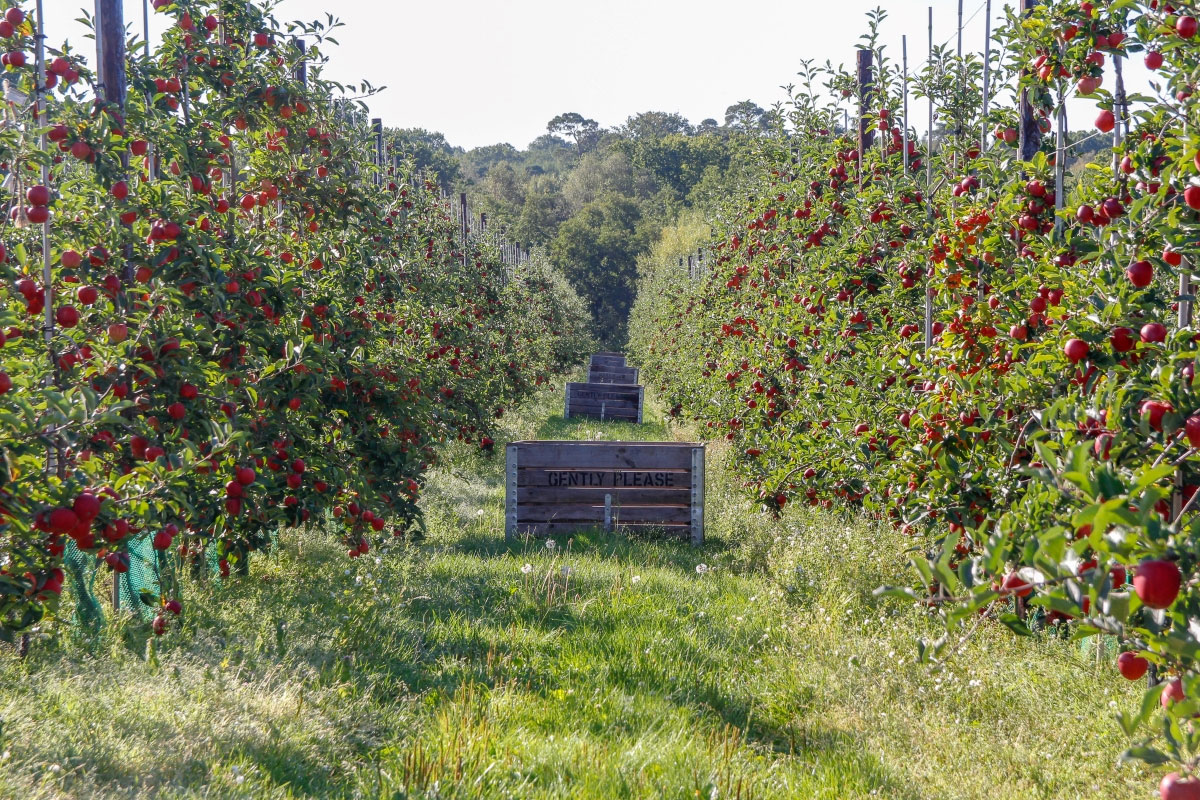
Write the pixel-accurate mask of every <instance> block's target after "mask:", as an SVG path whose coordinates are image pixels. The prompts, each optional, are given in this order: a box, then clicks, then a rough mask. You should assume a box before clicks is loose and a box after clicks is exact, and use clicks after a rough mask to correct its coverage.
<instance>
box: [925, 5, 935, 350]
mask: <svg viewBox="0 0 1200 800" xmlns="http://www.w3.org/2000/svg"><path fill="white" fill-rule="evenodd" d="M929 60H930V63H932V62H933V6H929ZM928 139H929V143H928V144H927V145H926V150H927V152H926V153H925V209H926V213H927V214H928V216H929V218H930V220H932V219H933V97H932V96H930V98H929V134H928ZM929 281H930V278H929V268H928V267H926V268H925V352H929V349H930V348H931V347H933V287H932V286H931V285H930V283H929Z"/></svg>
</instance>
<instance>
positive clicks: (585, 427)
mask: <svg viewBox="0 0 1200 800" xmlns="http://www.w3.org/2000/svg"><path fill="white" fill-rule="evenodd" d="M646 411H647V413H645V414H644V415H643V417H642V419H643V420H645V421H644V422H642V424H640V425H638V424H636V423H632V422H612V421H609V420H599V419H592V418H590V417H573V418H571V419H565V418H564V417H563V415H562V414H551V415H550V416H549V417H547V418H546V419H545V420H544V421H543V422H542V423H541V424H540V425H539V426H538V428H537V436H536V438H537V439H568V440H572V441H588V440H592V439H596V438H600V439H601V440H603V441H609V442H670V441H674V440H673V439H672V438H671V432H670V431H669V430H667V426H666V425H665V424H663V422H661V421H655V416H654V414H652V413H650V409H647V410H646ZM596 434H600V436H599V437H597V436H596Z"/></svg>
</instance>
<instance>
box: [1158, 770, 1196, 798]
mask: <svg viewBox="0 0 1200 800" xmlns="http://www.w3.org/2000/svg"><path fill="white" fill-rule="evenodd" d="M1158 796H1159V800H1200V779H1196V778H1184V777H1182V776H1181V775H1180V774H1179V773H1178V772H1172V773H1170V774H1168V775H1164V776H1163V779H1162V781H1161V782H1160V783H1159V784H1158Z"/></svg>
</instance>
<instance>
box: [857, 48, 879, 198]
mask: <svg viewBox="0 0 1200 800" xmlns="http://www.w3.org/2000/svg"><path fill="white" fill-rule="evenodd" d="M857 58H858V185H859V186H862V182H863V159H864V158H865V156H866V152H867V148H869V147H870V146H871V145H872V144H873V143H874V141H875V131H874V128H873V127H872V126H871V124H870V122H869V121H868V119H867V114H868V113H869V111H870V108H871V101H872V100H873V94H874V83H875V81H874V76H873V74H872V61H873V58H874V53H872V52H871V51H870V50H866V49H862V50H859V51H858V56H857Z"/></svg>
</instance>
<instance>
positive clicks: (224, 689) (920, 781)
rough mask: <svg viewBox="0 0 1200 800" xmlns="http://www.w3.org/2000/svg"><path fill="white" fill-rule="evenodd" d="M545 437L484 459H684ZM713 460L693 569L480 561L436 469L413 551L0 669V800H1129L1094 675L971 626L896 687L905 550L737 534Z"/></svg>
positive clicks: (1109, 682) (276, 573)
mask: <svg viewBox="0 0 1200 800" xmlns="http://www.w3.org/2000/svg"><path fill="white" fill-rule="evenodd" d="M558 407H559V395H558V394H557V393H555V392H552V391H548V392H546V393H545V395H544V396H542V397H541V398H540V400H539V402H538V403H536V404H534V405H533V406H532V407H530V408H528V409H525V410H524V411H523V412H522V413H520V414H516V415H514V416H513V418H512V419H511V420H510V422H509V426H510V431H509V432H510V436H511V437H512V438H530V437H538V438H605V439H623V438H627V439H667V438H686V436H687V432H686V431H680V430H678V429H675V428H668V427H666V426H664V425H663V424H662V423H661V422H651V423H650V424H647V425H645V426H641V427H638V426H631V425H620V424H615V423H597V422H588V421H574V420H573V421H564V420H562V419H561V417H559V416H556V413H557V409H558ZM649 416H654V415H649ZM654 418H655V419H656V420H658V419H661V416H655V417H654ZM724 458H725V454H724V453H723V452H722V450H721V448H720V447H716V446H713V447H710V457H709V476H710V477H709V486H708V494H707V500H708V508H707V512H708V513H707V519H708V542H707V544H706V545H705V547H704V548H701V549H693V548H691V547H690V546H689V545H687V544H686V543H684V542H679V541H664V540H655V539H635V538H631V537H628V536H624V535H621V534H611V535H610V534H604V533H602V532H590V533H581V534H579V535H576V536H574V537H570V538H568V537H557V538H556V539H554V540H553V541H554V545H553V548H552V549H551V548H550V547H548V546H547V544H546V543H545V542H543V541H535V540H527V541H521V542H517V543H513V544H506V543H505V542H504V538H503V490H502V481H501V473H502V464H501V462H502V460H503V456H502V449H501V448H500V447H497V454H496V456H493V457H492V458H490V459H488V458H486V457H484V456H482V455H479V454H476V453H472V452H467V451H466V450H461V451H454V450H451V451H450V452H448V453H447V460H446V462H445V463H444V465H443V466H442V467H441V469H440V470H439V471H438V472H437V473H436V475H435V476H434V478H433V480H432V482H431V485H430V487H429V489H428V492H427V497H426V500H425V503H426V510H427V516H428V528H429V532H428V537H427V538H426V540H425V541H423V542H421V543H419V544H406V543H403V542H391V543H387V544H386V545H385V546H383V547H380V548H376V550H373V551H372V553H371V555H370V556H369V557H367V558H365V559H359V560H357V561H350V560H348V559H347V558H346V557H345V554H344V552H343V551H342V549H341V548H340V546H338V545H337V544H336V543H335V542H334V541H332V540H331V538H330V537H328V536H325V535H324V534H322V533H321V532H309V533H305V532H301V531H287V532H285V533H284V534H283V535H282V537H281V543H280V546H279V548H278V549H277V550H276V551H275V552H274V553H272V554H271V555H270V556H267V557H263V558H259V559H257V560H255V561H254V562H253V564H252V570H251V575H250V577H249V578H248V579H243V580H232V581H229V582H227V583H217V584H213V585H203V584H198V585H194V586H191V587H189V594H188V606H187V611H186V614H185V616H184V618H183V621H182V623H181V624H180V625H179V626H178V627H177V629H175V630H173V631H172V632H171V633H170V634H169V635H168V636H166V637H164V638H163V639H161V640H158V641H155V642H150V641H148V640H147V639H146V638H145V634H144V633H143V632H141V631H140V630H136V629H133V628H132V627H130V628H122V627H121V626H119V625H118V626H114V627H112V628H110V629H108V630H107V631H106V632H105V633H104V634H103V635H102V636H101V637H100V638H97V639H90V640H89V639H85V638H82V637H80V636H79V635H77V634H73V633H71V632H69V631H63V630H58V631H53V633H54V634H56V635H55V636H54V637H50V636H49V635H48V634H49V633H50V632H47V635H43V636H40V637H38V638H37V639H36V640H35V643H34V648H33V651H32V654H31V655H30V656H29V657H28V658H27V659H24V660H21V659H18V658H17V657H16V656H15V654H12V653H11V652H7V651H6V652H5V653H4V655H3V656H2V657H0V722H2V728H0V797H4V798H8V797H13V798H29V799H30V800H41V799H42V798H62V797H114V798H117V797H119V798H133V797H136V798H143V797H145V798H158V797H162V798H168V797H169V798H290V797H338V798H389V800H393V799H395V798H416V797H427V798H476V797H485V798H567V797H571V798H577V797H582V798H646V797H662V798H677V797H689V798H694V797H702V798H777V797H801V798H829V799H830V800H834V799H835V798H836V799H837V800H842V799H843V798H857V797H894V798H985V797H986V798H1035V797H1044V798H1076V797H1079V798H1084V797H1087V798H1091V797H1096V798H1101V797H1103V798H1105V800H1109V799H1110V798H1112V797H1136V796H1148V794H1149V791H1150V787H1151V786H1152V784H1153V777H1152V776H1150V775H1148V774H1146V773H1145V772H1143V771H1141V769H1140V768H1138V767H1131V766H1121V767H1119V766H1117V764H1116V756H1117V754H1118V753H1119V752H1120V750H1121V749H1122V748H1123V746H1124V745H1125V742H1124V740H1123V738H1122V735H1121V734H1120V731H1119V729H1118V728H1117V726H1116V724H1115V722H1114V721H1113V720H1112V715H1113V713H1114V711H1115V710H1116V708H1128V707H1131V706H1133V705H1134V704H1135V703H1136V702H1137V701H1138V692H1137V691H1136V690H1134V689H1131V688H1130V687H1127V686H1125V685H1123V683H1122V682H1121V681H1120V679H1119V678H1117V677H1115V671H1114V670H1113V669H1112V668H1111V664H1108V663H1104V664H1099V665H1098V664H1097V663H1096V662H1095V660H1094V659H1093V658H1092V657H1091V656H1089V655H1086V654H1084V653H1083V652H1081V650H1080V649H1079V646H1078V645H1077V644H1075V643H1071V642H1065V641H1060V640H1056V639H1050V640H1038V641H1026V640H1017V639H1014V638H1013V637H1012V636H1011V635H1009V634H1008V633H1006V632H1002V631H998V630H995V629H994V628H993V627H991V626H990V625H986V624H985V625H982V626H981V627H980V628H979V629H978V631H977V633H976V635H975V636H974V637H973V638H972V639H970V640H968V641H965V642H963V643H961V652H960V654H959V655H958V657H957V658H956V659H955V660H954V661H952V662H951V663H950V664H948V665H946V666H944V667H942V668H940V669H938V670H929V669H927V668H925V667H922V666H918V665H917V664H916V663H915V661H914V652H915V651H914V640H915V638H916V637H917V636H918V635H919V634H921V633H922V632H926V631H927V630H930V629H931V623H930V622H929V620H928V619H927V617H926V616H925V614H924V612H922V611H920V610H918V609H915V608H912V607H908V606H905V605H903V604H901V603H898V602H897V601H890V600H889V601H879V600H877V599H876V598H874V597H873V596H872V594H871V590H872V589H873V588H874V587H875V586H877V585H879V584H880V583H885V582H894V581H896V580H900V579H903V578H904V577H905V575H904V572H903V569H904V568H903V563H904V549H905V547H906V542H905V541H904V540H903V539H902V538H901V537H899V536H898V535H897V534H895V533H894V532H892V531H891V530H890V529H887V528H884V527H878V526H874V525H871V524H867V523H863V522H861V521H848V520H845V519H842V518H839V517H837V516H834V515H830V514H821V513H812V512H809V511H807V510H803V509H800V510H791V511H790V512H789V513H788V514H787V515H785V516H784V518H783V519H782V520H778V521H777V520H773V519H770V518H767V517H764V516H762V515H760V514H759V513H758V512H757V511H756V510H755V509H754V508H752V507H750V506H749V505H748V504H747V503H746V502H745V501H744V500H743V499H742V498H741V497H740V495H739V494H738V493H737V491H736V486H735V483H736V480H737V476H736V475H734V474H732V473H731V472H730V471H729V470H727V469H726V468H725V467H724V466H723V463H724Z"/></svg>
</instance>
